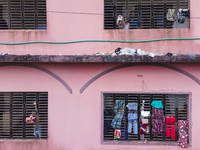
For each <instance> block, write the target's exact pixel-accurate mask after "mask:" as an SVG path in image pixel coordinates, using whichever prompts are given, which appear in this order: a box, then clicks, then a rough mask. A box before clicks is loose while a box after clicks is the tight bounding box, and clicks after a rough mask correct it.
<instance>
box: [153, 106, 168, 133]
mask: <svg viewBox="0 0 200 150" xmlns="http://www.w3.org/2000/svg"><path fill="white" fill-rule="evenodd" d="M151 122H152V134H153V135H154V137H157V136H158V134H160V133H162V132H163V125H164V124H165V122H164V115H163V109H161V108H154V107H152V116H151Z"/></svg>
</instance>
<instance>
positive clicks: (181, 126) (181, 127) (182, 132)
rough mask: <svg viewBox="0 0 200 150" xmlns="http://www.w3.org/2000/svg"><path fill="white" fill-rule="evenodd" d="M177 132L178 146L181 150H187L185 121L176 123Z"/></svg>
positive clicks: (186, 125)
mask: <svg viewBox="0 0 200 150" xmlns="http://www.w3.org/2000/svg"><path fill="white" fill-rule="evenodd" d="M178 132H179V140H178V145H179V146H180V147H181V148H187V147H188V121H187V120H179V121H178Z"/></svg>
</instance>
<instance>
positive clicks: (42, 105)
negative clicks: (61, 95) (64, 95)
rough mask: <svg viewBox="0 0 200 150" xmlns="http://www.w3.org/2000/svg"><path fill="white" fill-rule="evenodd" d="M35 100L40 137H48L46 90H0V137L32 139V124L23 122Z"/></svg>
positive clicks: (32, 109)
mask: <svg viewBox="0 0 200 150" xmlns="http://www.w3.org/2000/svg"><path fill="white" fill-rule="evenodd" d="M34 101H36V102H37V107H38V111H39V123H40V125H41V137H40V138H42V139H46V138H47V137H48V131H47V130H48V93H47V92H0V138H1V139H4V138H12V139H24V138H25V139H33V138H35V137H34V135H33V133H34V130H33V124H28V123H26V122H25V119H26V117H29V116H30V115H31V113H32V111H35V105H34V104H33V102H34Z"/></svg>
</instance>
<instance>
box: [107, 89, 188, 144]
mask: <svg viewBox="0 0 200 150" xmlns="http://www.w3.org/2000/svg"><path fill="white" fill-rule="evenodd" d="M115 100H125V104H126V106H127V104H128V103H131V102H136V103H138V106H139V107H138V110H137V113H138V116H139V117H138V134H137V135H135V134H133V133H132V132H131V133H127V127H126V126H125V125H127V124H128V118H127V116H128V113H129V112H130V111H129V110H128V108H127V107H125V113H124V116H125V117H124V118H123V120H122V126H121V134H122V136H121V138H120V139H119V140H130V141H131V140H144V139H146V140H150V141H177V140H178V124H177V122H178V120H188V94H116V93H115V94H112V93H106V94H104V140H105V141H106V140H113V139H114V135H113V131H114V129H113V128H112V127H111V126H109V125H110V123H111V122H112V119H113V118H114V114H112V115H108V114H109V113H105V112H106V111H107V112H108V110H109V111H113V108H114V103H115ZM153 100H160V101H162V104H163V107H164V108H163V110H164V115H165V116H171V117H176V124H175V129H176V137H175V139H171V138H167V137H166V131H165V128H166V125H164V126H163V128H164V132H163V133H161V134H159V135H158V136H157V137H154V136H153V134H152V131H151V129H152V122H151V116H149V117H147V118H146V119H148V124H149V128H150V132H149V133H145V134H144V135H140V134H139V133H140V128H141V124H140V123H139V122H140V119H141V118H140V111H141V107H142V102H143V101H145V103H144V111H150V112H151V113H152V106H151V103H152V101H153ZM110 114H111V113H110ZM167 127H169V129H171V127H172V126H171V125H167ZM105 131H106V132H105Z"/></svg>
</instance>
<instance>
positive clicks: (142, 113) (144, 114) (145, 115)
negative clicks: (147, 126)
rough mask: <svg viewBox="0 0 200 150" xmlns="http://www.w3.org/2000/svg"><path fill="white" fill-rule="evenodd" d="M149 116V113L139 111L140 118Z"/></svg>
mask: <svg viewBox="0 0 200 150" xmlns="http://www.w3.org/2000/svg"><path fill="white" fill-rule="evenodd" d="M149 115H150V111H141V116H142V117H148V116H149Z"/></svg>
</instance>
